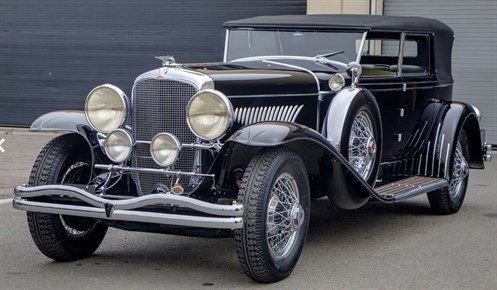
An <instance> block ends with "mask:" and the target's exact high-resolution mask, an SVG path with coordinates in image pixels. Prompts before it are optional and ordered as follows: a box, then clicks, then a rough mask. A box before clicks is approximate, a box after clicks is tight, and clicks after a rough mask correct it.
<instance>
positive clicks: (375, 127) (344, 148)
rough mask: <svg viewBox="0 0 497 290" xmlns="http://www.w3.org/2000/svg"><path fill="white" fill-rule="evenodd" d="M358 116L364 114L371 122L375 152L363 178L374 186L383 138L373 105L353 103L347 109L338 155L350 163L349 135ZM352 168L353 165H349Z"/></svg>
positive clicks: (365, 102) (364, 101) (378, 117)
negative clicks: (367, 171)
mask: <svg viewBox="0 0 497 290" xmlns="http://www.w3.org/2000/svg"><path fill="white" fill-rule="evenodd" d="M359 114H365V115H366V116H367V117H368V118H369V120H370V121H371V127H372V128H371V129H372V131H373V132H372V133H373V136H374V147H375V148H374V151H375V159H374V161H373V162H372V166H371V169H370V170H369V173H368V175H367V177H366V178H365V180H366V182H367V183H368V184H370V185H371V186H374V184H375V183H376V179H377V176H378V170H379V167H380V159H381V152H382V147H383V138H382V135H381V134H382V131H381V119H380V116H379V114H378V108H377V107H376V106H375V104H373V103H371V102H369V101H367V100H363V101H362V102H356V103H353V104H352V105H351V107H350V109H349V113H348V114H347V119H346V121H345V123H344V129H343V131H342V142H341V146H340V153H341V154H342V155H343V156H344V157H345V158H346V159H347V160H349V161H350V156H349V146H350V135H351V132H352V125H353V122H354V119H355V118H356V117H357V116H358V115H359ZM351 165H352V167H354V165H353V164H352V163H351ZM354 168H355V167H354Z"/></svg>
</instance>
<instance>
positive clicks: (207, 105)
mask: <svg viewBox="0 0 497 290" xmlns="http://www.w3.org/2000/svg"><path fill="white" fill-rule="evenodd" d="M186 120H187V122H188V126H189V127H190V130H191V131H192V132H193V134H195V135H196V136H197V137H199V138H200V139H203V140H207V141H211V140H215V139H218V138H220V137H222V136H223V135H224V134H225V133H226V131H228V129H229V128H230V127H231V125H232V124H233V106H232V105H231V102H230V101H229V100H228V98H227V97H226V96H225V95H224V94H223V93H221V92H219V91H216V90H211V89H208V90H203V91H200V92H198V93H197V94H196V95H194V96H193V97H192V99H191V100H190V102H189V103H188V107H187V109H186Z"/></svg>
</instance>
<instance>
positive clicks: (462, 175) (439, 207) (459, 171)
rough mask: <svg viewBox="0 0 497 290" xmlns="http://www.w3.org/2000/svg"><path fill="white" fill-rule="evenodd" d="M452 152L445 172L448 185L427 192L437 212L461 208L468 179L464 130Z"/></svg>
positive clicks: (466, 144) (456, 210) (466, 139)
mask: <svg viewBox="0 0 497 290" xmlns="http://www.w3.org/2000/svg"><path fill="white" fill-rule="evenodd" d="M454 144H457V145H456V146H455V148H454V152H452V156H451V160H450V163H449V164H448V165H449V166H450V169H451V170H449V171H448V172H446V174H447V177H448V180H449V186H447V187H444V188H442V189H439V190H435V191H432V192H429V193H428V200H429V201H430V205H431V207H432V208H433V210H435V211H436V212H438V213H441V214H453V213H456V212H458V211H459V209H460V208H461V206H462V204H463V202H464V197H465V196H466V190H467V188H468V180H469V162H468V160H469V143H468V137H467V135H466V132H465V131H464V130H462V131H461V133H460V134H459V137H458V139H457V143H455V142H454Z"/></svg>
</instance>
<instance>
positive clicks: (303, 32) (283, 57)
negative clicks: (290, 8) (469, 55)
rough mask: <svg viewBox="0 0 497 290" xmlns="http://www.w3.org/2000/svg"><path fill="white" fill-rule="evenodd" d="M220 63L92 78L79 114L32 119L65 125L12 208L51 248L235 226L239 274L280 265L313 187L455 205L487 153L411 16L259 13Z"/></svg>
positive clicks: (445, 67) (341, 202)
mask: <svg viewBox="0 0 497 290" xmlns="http://www.w3.org/2000/svg"><path fill="white" fill-rule="evenodd" d="M225 27H226V28H227V33H226V43H225V54H224V61H223V62H219V63H198V64H178V63H176V62H175V61H174V59H173V58H172V57H169V56H168V57H158V58H159V59H161V60H162V61H163V66H162V67H161V68H158V69H155V70H152V71H149V72H146V73H144V74H142V75H141V76H139V77H138V78H137V79H136V80H135V82H134V86H133V91H132V92H131V98H128V97H127V95H126V94H125V93H124V92H123V91H122V90H120V89H119V88H117V87H115V86H113V85H109V84H104V85H101V86H98V87H96V88H95V89H93V90H92V91H91V92H90V93H89V94H88V96H87V99H86V105H85V110H84V111H58V112H52V113H48V114H46V115H43V116H41V117H39V118H38V119H37V120H36V121H34V123H33V124H32V126H31V130H32V131H66V132H68V133H67V134H65V135H61V136H59V137H57V138H55V139H54V140H52V141H51V142H50V143H49V144H48V145H46V147H45V148H44V149H43V150H42V152H41V153H40V155H39V156H38V158H37V159H36V162H35V164H34V167H33V170H32V173H31V177H30V179H29V184H28V185H23V186H18V187H17V188H16V189H15V198H14V201H13V205H14V207H15V208H17V209H20V210H25V211H27V217H28V224H29V228H30V232H31V235H32V237H33V239H34V241H35V243H36V245H37V246H38V248H39V249H40V251H41V252H42V253H43V254H45V255H46V256H47V257H50V258H52V259H54V260H57V261H71V260H77V259H81V258H85V257H88V256H90V255H91V254H92V253H93V252H94V251H95V250H96V249H97V248H98V246H99V244H100V243H101V241H102V239H103V238H104V236H105V233H106V231H107V227H109V226H111V227H116V228H120V229H124V230H131V231H147V232H156V233H165V234H178V235H195V236H209V237H218V236H221V237H222V236H227V235H228V236H229V235H234V237H235V240H236V248H237V251H238V257H239V260H240V263H241V266H242V268H243V270H244V272H245V273H246V274H247V275H248V276H249V277H250V278H252V279H254V280H256V281H260V282H274V281H278V280H281V279H283V278H285V277H287V276H288V275H289V274H290V273H291V272H292V270H293V268H294V267H295V265H296V263H297V260H298V259H299V256H300V253H301V251H302V247H303V245H304V241H305V238H306V234H307V228H308V224H309V216H310V210H311V208H310V204H311V199H314V198H319V197H324V196H328V198H329V199H330V201H331V202H332V203H333V204H334V205H335V206H337V207H339V208H342V209H357V208H359V207H361V206H363V205H364V204H366V203H367V202H368V201H369V200H371V199H372V198H374V199H376V200H378V201H380V202H385V203H393V202H399V201H402V200H406V199H409V198H411V197H415V196H418V195H422V194H427V196H428V200H429V203H430V204H431V206H432V208H433V209H434V210H435V211H437V212H439V213H441V214H452V213H455V212H457V211H458V210H459V209H460V208H461V205H462V203H463V200H464V196H465V194H466V189H467V185H468V176H469V168H476V169H482V168H483V167H484V165H483V161H484V159H488V158H489V155H487V154H486V150H487V147H486V146H485V145H484V144H482V137H481V136H480V128H479V119H480V117H481V116H480V113H479V111H478V109H476V108H475V107H474V106H471V105H468V104H465V103H461V102H456V101H452V88H453V79H452V76H451V49H452V43H453V39H454V33H453V31H452V30H451V29H450V28H449V27H447V26H446V25H445V24H443V23H441V22H439V21H436V20H431V19H425V18H418V17H383V16H364V15H361V16H345V15H309V16H305V15H299V16H261V17H255V18H249V19H243V20H237V21H229V22H227V23H225Z"/></svg>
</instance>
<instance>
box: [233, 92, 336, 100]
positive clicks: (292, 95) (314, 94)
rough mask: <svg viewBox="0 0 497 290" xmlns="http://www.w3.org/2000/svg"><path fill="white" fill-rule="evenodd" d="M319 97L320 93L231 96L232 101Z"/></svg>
mask: <svg viewBox="0 0 497 290" xmlns="http://www.w3.org/2000/svg"><path fill="white" fill-rule="evenodd" d="M320 93H328V92H320ZM316 95H318V93H310V94H274V95H252V94H247V95H229V98H230V99H239V98H247V97H259V98H274V97H314V96H316Z"/></svg>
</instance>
